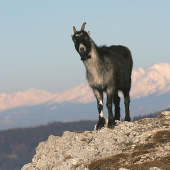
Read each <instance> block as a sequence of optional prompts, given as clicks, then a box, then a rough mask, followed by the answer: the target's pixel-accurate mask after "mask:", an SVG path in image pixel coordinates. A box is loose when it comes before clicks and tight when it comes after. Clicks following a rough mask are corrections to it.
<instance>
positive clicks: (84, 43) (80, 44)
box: [72, 22, 91, 61]
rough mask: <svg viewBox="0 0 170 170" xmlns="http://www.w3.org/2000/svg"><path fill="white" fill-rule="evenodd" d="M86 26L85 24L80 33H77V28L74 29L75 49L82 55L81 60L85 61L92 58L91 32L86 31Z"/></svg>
mask: <svg viewBox="0 0 170 170" xmlns="http://www.w3.org/2000/svg"><path fill="white" fill-rule="evenodd" d="M85 24H86V23H85V22H84V23H83V25H82V27H81V30H80V31H77V30H76V28H75V27H73V31H74V35H72V40H73V42H74V46H75V49H76V50H77V52H78V53H79V54H80V56H81V60H83V61H84V60H87V59H88V58H90V57H91V56H90V55H89V53H90V51H91V41H90V32H86V31H84V28H85Z"/></svg>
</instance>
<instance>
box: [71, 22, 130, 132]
mask: <svg viewBox="0 0 170 170" xmlns="http://www.w3.org/2000/svg"><path fill="white" fill-rule="evenodd" d="M85 24H86V23H85V22H84V23H83V25H82V27H81V30H80V31H77V30H76V28H75V27H74V26H73V31H74V35H72V40H73V42H74V45H75V49H76V50H77V52H78V53H79V55H80V58H81V60H82V61H83V63H84V65H85V67H86V78H87V80H88V83H89V86H90V87H91V88H92V90H93V93H94V95H95V97H96V99H97V107H98V112H99V119H98V122H97V126H96V129H100V128H102V127H103V126H104V124H105V119H104V116H103V92H106V95H107V103H106V106H107V108H108V125H107V127H108V128H112V127H114V126H115V120H120V106H119V105H120V97H119V96H118V91H122V92H123V95H124V104H125V112H126V115H125V119H124V120H125V121H130V120H131V118H130V112H129V103H130V96H129V92H130V89H131V72H132V67H133V60H132V55H131V52H130V50H129V49H128V48H127V47H124V46H121V45H119V46H115V45H112V46H110V47H106V46H101V47H98V46H97V45H96V44H95V42H94V41H93V40H92V39H91V37H90V32H86V31H84V28H85ZM112 102H113V103H114V105H115V115H114V117H113V112H112Z"/></svg>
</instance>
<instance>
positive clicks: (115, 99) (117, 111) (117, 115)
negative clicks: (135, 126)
mask: <svg viewBox="0 0 170 170" xmlns="http://www.w3.org/2000/svg"><path fill="white" fill-rule="evenodd" d="M113 103H114V105H115V116H114V119H115V120H120V97H119V96H118V94H116V95H115V96H114V97H113Z"/></svg>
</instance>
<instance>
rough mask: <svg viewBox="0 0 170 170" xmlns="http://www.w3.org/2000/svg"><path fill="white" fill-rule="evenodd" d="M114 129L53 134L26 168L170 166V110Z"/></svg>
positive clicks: (94, 169)
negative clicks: (60, 134) (61, 134)
mask: <svg viewBox="0 0 170 170" xmlns="http://www.w3.org/2000/svg"><path fill="white" fill-rule="evenodd" d="M116 123H117V124H116V126H115V127H114V128H113V129H108V128H106V127H104V128H102V129H101V130H98V131H96V130H94V131H85V132H79V131H78V132H69V131H65V132H64V133H63V136H62V137H59V136H52V135H51V136H49V138H48V140H47V141H45V142H41V143H40V144H39V145H38V147H37V148H36V155H35V156H34V157H33V159H32V163H29V164H26V165H24V167H23V168H22V170H100V169H102V170H104V169H108V170H114V169H115V170H127V169H130V170H137V169H139V170H140V169H142V170H145V169H146V170H160V169H162V170H163V169H167V170H168V168H169V169H170V112H168V111H165V112H162V114H161V115H159V116H158V117H157V118H154V119H149V118H146V119H142V120H140V121H136V122H120V121H117V122H116Z"/></svg>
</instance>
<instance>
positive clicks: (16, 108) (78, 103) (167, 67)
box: [0, 63, 170, 129]
mask: <svg viewBox="0 0 170 170" xmlns="http://www.w3.org/2000/svg"><path fill="white" fill-rule="evenodd" d="M122 101H123V99H122V100H121V110H122V113H124V105H123V102H122ZM169 107H170V64H168V63H161V64H155V65H153V66H152V67H146V68H142V67H140V68H137V69H134V70H133V73H132V88H131V107H130V109H131V115H132V117H134V116H138V115H142V114H145V115H146V114H148V113H152V112H155V111H158V110H162V109H166V108H169ZM96 112H97V109H96V101H95V98H94V95H93V92H92V90H91V89H90V88H89V86H88V84H87V82H85V83H82V84H80V85H78V86H77V87H75V88H72V89H69V90H66V91H64V92H61V93H56V94H51V93H49V92H47V91H44V90H37V89H30V90H28V91H25V92H18V93H14V94H10V95H8V94H0V118H1V119H0V129H7V128H13V127H20V126H21V127H24V126H31V125H34V126H35V125H38V124H43V123H47V122H50V121H54V120H58V121H70V120H81V119H97V117H96ZM104 112H106V110H105V111H104ZM92 113H95V114H92Z"/></svg>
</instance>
